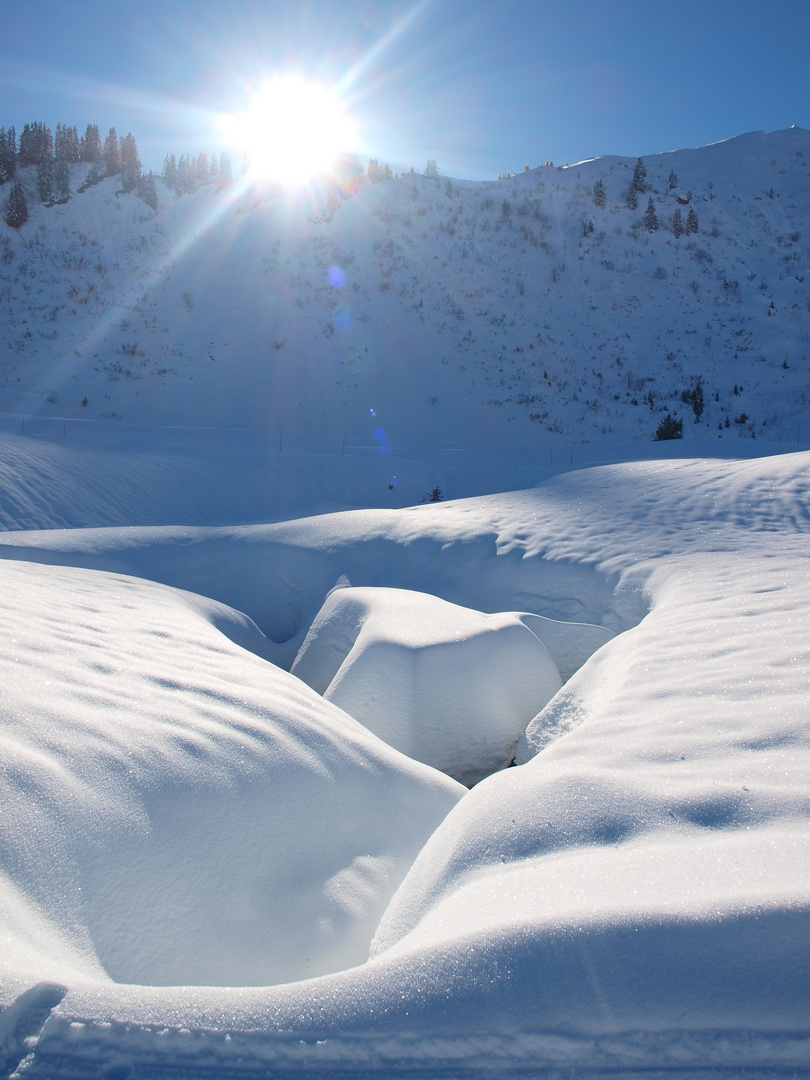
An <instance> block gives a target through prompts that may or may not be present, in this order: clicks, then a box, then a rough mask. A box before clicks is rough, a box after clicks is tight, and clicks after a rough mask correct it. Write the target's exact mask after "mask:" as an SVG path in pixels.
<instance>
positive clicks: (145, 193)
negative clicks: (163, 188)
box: [138, 169, 158, 210]
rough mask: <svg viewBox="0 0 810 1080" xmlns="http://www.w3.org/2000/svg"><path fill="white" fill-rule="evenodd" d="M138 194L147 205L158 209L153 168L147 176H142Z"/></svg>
mask: <svg viewBox="0 0 810 1080" xmlns="http://www.w3.org/2000/svg"><path fill="white" fill-rule="evenodd" d="M138 194H139V195H140V197H141V198H142V199H143V201H144V202H145V203H146V205H147V206H151V208H152V209H153V210H157V208H158V197H157V188H156V187H155V177H154V174H153V172H152V170H151V169H150V170H149V172H148V173H147V174H146V176H142V177H141V179H140V180H139V181H138Z"/></svg>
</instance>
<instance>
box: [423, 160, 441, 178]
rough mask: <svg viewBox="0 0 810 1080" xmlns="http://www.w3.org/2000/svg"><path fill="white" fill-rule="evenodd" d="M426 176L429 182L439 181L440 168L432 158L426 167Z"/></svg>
mask: <svg viewBox="0 0 810 1080" xmlns="http://www.w3.org/2000/svg"><path fill="white" fill-rule="evenodd" d="M425 176H426V177H427V178H428V180H438V179H439V166H438V165H437V164H436V162H435V161H434V160H433V159H432V158H430V159H429V160H428V161H427V163H426V165H425Z"/></svg>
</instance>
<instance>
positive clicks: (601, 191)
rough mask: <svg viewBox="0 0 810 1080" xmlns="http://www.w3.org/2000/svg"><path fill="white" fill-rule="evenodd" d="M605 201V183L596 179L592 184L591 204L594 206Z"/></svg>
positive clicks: (601, 204)
mask: <svg viewBox="0 0 810 1080" xmlns="http://www.w3.org/2000/svg"><path fill="white" fill-rule="evenodd" d="M606 203H607V195H606V194H605V185H604V184H603V183H602V181H601V180H597V181H596V183H595V184H594V185H593V204H594V206H605V205H606Z"/></svg>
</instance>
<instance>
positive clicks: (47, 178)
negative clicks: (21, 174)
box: [37, 155, 53, 203]
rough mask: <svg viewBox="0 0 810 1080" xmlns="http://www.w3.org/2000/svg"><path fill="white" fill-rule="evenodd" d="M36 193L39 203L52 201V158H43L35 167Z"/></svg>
mask: <svg viewBox="0 0 810 1080" xmlns="http://www.w3.org/2000/svg"><path fill="white" fill-rule="evenodd" d="M37 191H39V198H40V201H41V202H44V203H49V202H52V200H53V158H52V157H51V156H50V155H48V156H47V157H43V158H42V160H41V161H40V162H39V164H38V165H37Z"/></svg>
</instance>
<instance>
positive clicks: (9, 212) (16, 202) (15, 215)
mask: <svg viewBox="0 0 810 1080" xmlns="http://www.w3.org/2000/svg"><path fill="white" fill-rule="evenodd" d="M26 221H28V204H27V202H26V201H25V192H24V191H23V189H22V185H21V184H20V183H18V182H17V183H14V184H12V186H11V191H10V193H9V196H8V203H7V204H6V225H10V226H11V228H12V229H19V228H20V227H21V226H22V225H24V224H25V223H26Z"/></svg>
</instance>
